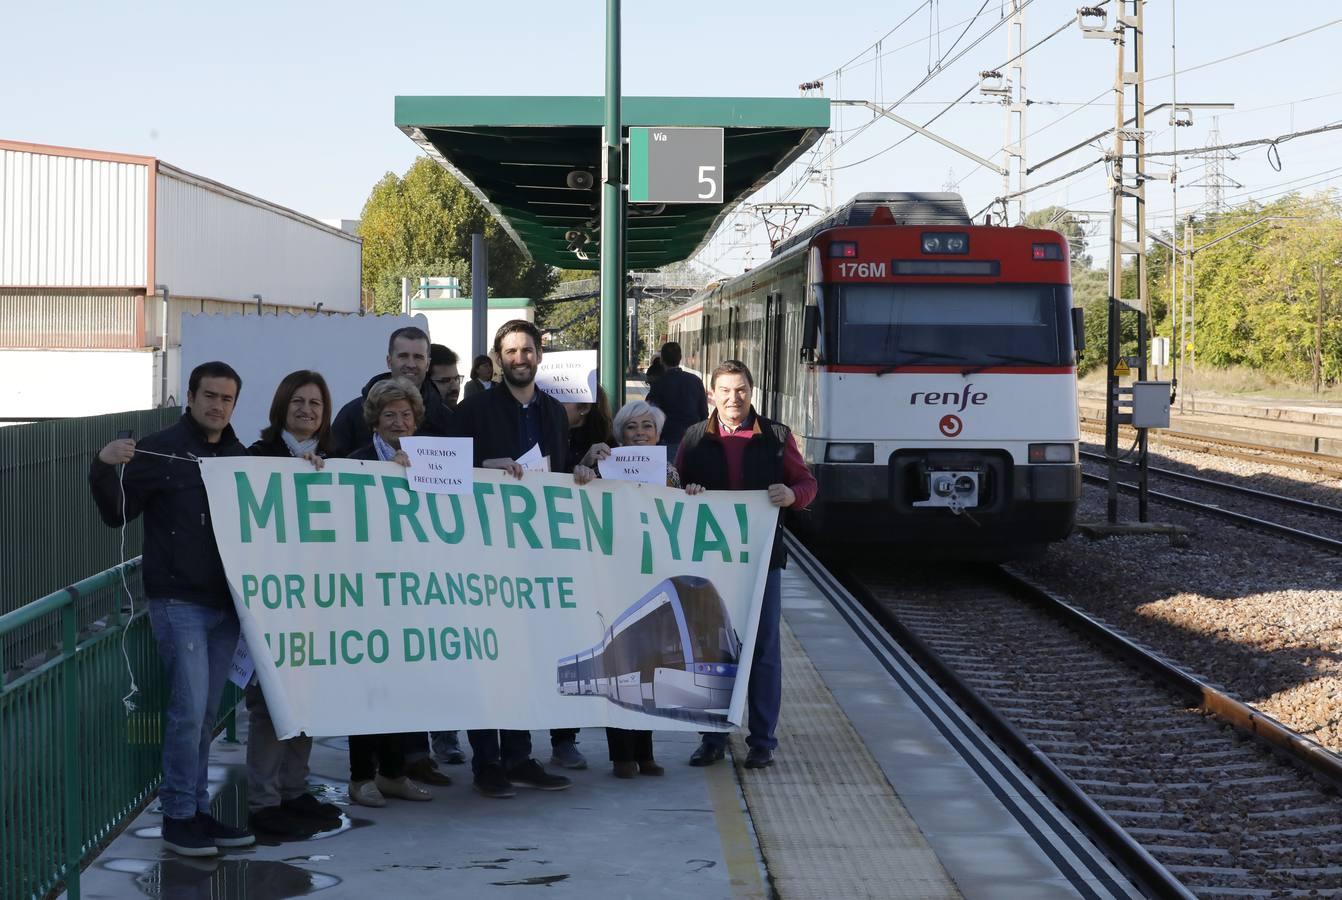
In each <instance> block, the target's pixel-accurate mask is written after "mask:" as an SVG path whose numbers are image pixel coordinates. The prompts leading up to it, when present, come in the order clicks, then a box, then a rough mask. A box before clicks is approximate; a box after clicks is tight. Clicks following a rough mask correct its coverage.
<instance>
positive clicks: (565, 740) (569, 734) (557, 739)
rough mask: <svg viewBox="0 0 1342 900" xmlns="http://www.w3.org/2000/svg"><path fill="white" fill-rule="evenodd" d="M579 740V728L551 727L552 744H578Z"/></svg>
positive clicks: (556, 745)
mask: <svg viewBox="0 0 1342 900" xmlns="http://www.w3.org/2000/svg"><path fill="white" fill-rule="evenodd" d="M577 742H578V729H576V728H551V729H550V746H551V747H558V746H559V745H560V744H576V743H577Z"/></svg>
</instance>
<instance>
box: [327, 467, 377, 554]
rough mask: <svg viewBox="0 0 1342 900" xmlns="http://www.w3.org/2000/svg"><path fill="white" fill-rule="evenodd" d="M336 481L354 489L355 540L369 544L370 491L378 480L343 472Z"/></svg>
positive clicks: (355, 473)
mask: <svg viewBox="0 0 1342 900" xmlns="http://www.w3.org/2000/svg"><path fill="white" fill-rule="evenodd" d="M336 481H337V482H338V483H339V484H340V485H342V486H346V487H352V488H354V540H355V542H356V543H360V544H366V543H368V489H369V488H370V487H372V486H373V484H374V482H375V481H376V479H374V478H373V476H372V475H360V474H358V473H357V472H341V473H340V477H339V478H337V479H336Z"/></svg>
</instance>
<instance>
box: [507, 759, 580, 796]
mask: <svg viewBox="0 0 1342 900" xmlns="http://www.w3.org/2000/svg"><path fill="white" fill-rule="evenodd" d="M508 780H509V781H511V782H512V783H513V784H520V785H523V786H525V787H532V788H536V789H537V790H542V791H562V790H564V789H565V788H568V787H571V786H572V785H573V782H572V781H569V780H568V779H567V778H565V777H564V776H563V775H551V774H550V773H549V772H547V771H545V770H544V769H543V768H541V764H540V763H538V762H536V761H535V760H534V759H529V760H527V761H526V762H523V763H518V764H517V765H515V766H513V767H512V768H511V769H509V770H508Z"/></svg>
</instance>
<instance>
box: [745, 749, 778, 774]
mask: <svg viewBox="0 0 1342 900" xmlns="http://www.w3.org/2000/svg"><path fill="white" fill-rule="evenodd" d="M773 764H774V752H773V751H772V750H768V749H765V748H764V747H751V748H750V752H749V753H747V754H746V768H747V769H767V768H769V767H770V766H772V765H773Z"/></svg>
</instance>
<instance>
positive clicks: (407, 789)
mask: <svg viewBox="0 0 1342 900" xmlns="http://www.w3.org/2000/svg"><path fill="white" fill-rule="evenodd" d="M374 784H376V785H377V787H376V788H375V790H378V791H381V792H382V793H381V796H383V797H396V798H397V799H399V800H432V799H433V794H430V793H429V792H428V791H426V790H424V788H422V787H420V786H419V785H417V784H415V783H414V782H413V781H411V780H410V779H409V778H406V777H405V776H404V775H402V776H401V777H400V778H387V777H385V776H382V775H379V776H377V779H376V780H375V781H374ZM384 802H385V801H384Z"/></svg>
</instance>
